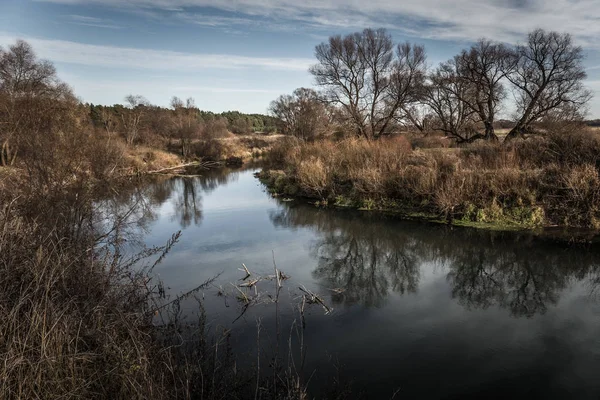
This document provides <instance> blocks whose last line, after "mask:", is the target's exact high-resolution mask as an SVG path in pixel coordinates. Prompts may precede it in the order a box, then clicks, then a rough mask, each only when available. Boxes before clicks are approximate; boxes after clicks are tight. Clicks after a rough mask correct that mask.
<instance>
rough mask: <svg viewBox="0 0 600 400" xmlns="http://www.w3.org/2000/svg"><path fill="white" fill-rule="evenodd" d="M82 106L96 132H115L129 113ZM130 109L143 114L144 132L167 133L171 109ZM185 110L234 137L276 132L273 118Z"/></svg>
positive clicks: (145, 106)
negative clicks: (221, 125) (221, 126)
mask: <svg viewBox="0 0 600 400" xmlns="http://www.w3.org/2000/svg"><path fill="white" fill-rule="evenodd" d="M86 106H87V107H89V113H90V118H91V120H92V122H93V124H94V126H95V127H97V128H110V127H109V126H110V125H112V126H114V128H116V125H119V124H120V121H121V120H122V116H123V115H125V114H127V113H128V111H129V110H130V109H131V105H129V107H126V106H124V105H122V104H115V105H112V106H102V105H94V104H86ZM134 107H135V108H143V109H144V110H145V111H146V112H145V113H144V114H145V118H144V120H145V121H146V124H145V125H146V129H150V130H162V131H163V132H166V131H167V130H168V128H167V126H166V125H167V124H168V121H169V120H170V118H171V117H172V115H173V113H174V111H173V109H171V108H165V107H160V106H154V105H151V104H149V103H147V102H138V103H137V104H135V105H134ZM189 109H190V110H191V111H193V113H194V114H195V117H196V118H197V119H198V121H199V122H204V123H208V122H217V121H219V120H221V121H223V122H225V123H226V125H227V130H229V131H230V132H233V133H235V134H248V133H254V132H256V133H272V132H275V131H276V130H277V125H278V124H277V121H278V120H277V118H274V117H272V116H269V115H264V114H245V113H241V112H239V111H225V112H222V113H214V112H212V111H203V110H199V109H198V108H196V107H195V106H193V105H191V107H189ZM121 123H122V121H121ZM163 125H164V126H163ZM109 130H111V129H109ZM116 130H118V129H116Z"/></svg>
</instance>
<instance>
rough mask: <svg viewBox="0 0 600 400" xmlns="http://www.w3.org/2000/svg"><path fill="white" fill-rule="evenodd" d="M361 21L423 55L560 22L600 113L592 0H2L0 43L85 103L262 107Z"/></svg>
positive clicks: (598, 13)
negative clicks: (16, 48)
mask: <svg viewBox="0 0 600 400" xmlns="http://www.w3.org/2000/svg"><path fill="white" fill-rule="evenodd" d="M365 27H385V28H387V29H388V30H389V31H390V33H391V34H392V35H393V36H394V38H395V39H396V40H397V41H405V40H408V41H411V42H415V43H422V44H425V46H426V49H427V53H428V62H429V64H430V65H436V64H437V63H439V62H440V61H443V60H445V59H448V58H450V57H451V56H453V55H454V54H456V53H457V52H458V51H459V50H460V49H461V48H464V47H466V46H468V45H469V43H470V42H471V41H473V40H476V39H478V38H480V37H488V38H491V39H494V40H499V41H504V42H508V43H516V42H518V41H520V40H524V38H525V35H526V33H527V32H528V31H530V30H532V29H534V28H537V27H541V28H545V29H552V30H558V31H566V32H570V33H572V34H573V36H574V38H575V40H576V42H577V43H578V44H580V45H581V46H582V47H583V48H584V50H585V53H586V61H585V63H586V66H587V68H588V75H589V77H588V80H587V85H588V87H589V88H590V89H591V90H592V91H593V92H594V93H595V98H594V99H593V101H592V102H591V104H590V117H594V118H600V7H598V2H597V0H553V1H544V0H532V1H529V0H491V1H490V0H488V1H485V0H455V1H451V2H450V1H447V0H403V1H399V0H369V1H363V0H278V1H275V0H0V45H2V46H6V45H8V44H10V43H12V42H14V40H15V39H16V38H22V39H25V40H27V41H29V42H30V43H31V44H32V45H33V46H34V48H35V49H36V51H37V53H38V54H39V55H40V56H41V57H43V58H46V59H49V60H51V61H53V62H54V63H55V65H56V66H57V68H58V72H59V76H60V77H61V78H62V79H63V80H64V81H66V82H67V83H69V84H70V85H71V86H72V87H73V88H74V90H75V92H76V94H77V95H78V96H80V97H81V99H82V100H83V101H87V102H92V103H95V104H114V103H121V102H123V98H124V97H125V96H126V95H127V94H130V93H133V94H142V95H144V96H145V97H146V98H148V99H149V100H150V101H151V102H152V103H154V104H158V105H168V103H169V100H170V98H171V96H174V95H177V96H179V97H182V98H186V97H194V98H195V99H196V104H197V105H198V106H199V107H200V108H201V109H205V110H211V111H215V112H220V111H226V110H240V111H244V112H261V113H263V112H266V111H267V107H268V105H269V102H270V101H271V100H273V99H274V98H276V97H277V96H278V95H280V94H283V93H289V92H291V91H292V90H294V89H295V88H297V87H301V86H305V87H310V86H312V85H313V81H312V78H311V76H310V74H309V73H308V72H307V69H308V67H309V66H310V65H311V64H312V63H313V62H314V58H313V51H314V47H315V45H317V44H319V43H320V42H322V41H324V40H326V39H327V37H328V36H329V35H332V34H336V33H341V34H344V33H350V32H354V31H357V30H361V29H363V28H365Z"/></svg>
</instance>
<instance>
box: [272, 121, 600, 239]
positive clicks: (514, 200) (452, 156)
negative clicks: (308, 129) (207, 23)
mask: <svg viewBox="0 0 600 400" xmlns="http://www.w3.org/2000/svg"><path fill="white" fill-rule="evenodd" d="M564 129H565V130H566V131H563V130H558V131H553V132H549V133H548V135H547V136H546V137H537V138H536V137H534V138H530V139H529V140H526V141H516V142H514V143H511V144H510V145H500V144H495V143H480V144H477V143H474V144H471V145H467V146H466V147H458V148H457V147H453V148H441V147H440V148H425V147H427V146H422V147H421V148H420V149H414V150H413V149H411V145H410V142H409V140H408V139H407V138H406V137H404V136H395V137H390V138H387V139H385V140H381V141H375V142H373V141H366V140H360V139H346V140H343V141H341V142H331V141H325V142H319V143H315V144H311V143H301V142H297V143H292V144H290V143H288V144H287V147H284V144H283V143H282V145H281V147H280V148H277V149H275V150H274V151H273V153H272V157H271V159H272V162H273V165H272V166H271V170H270V171H268V172H265V173H264V174H263V176H264V177H265V178H266V180H267V182H268V183H269V185H271V186H272V187H273V188H274V190H276V191H278V192H284V193H287V194H291V195H294V194H301V195H304V196H308V197H312V198H316V199H318V200H320V201H325V202H327V203H328V204H338V205H355V206H358V207H364V208H381V209H396V210H401V211H404V212H407V213H426V214H429V215H434V216H437V218H440V217H441V218H443V219H449V220H463V221H472V222H493V223H496V224H498V223H500V224H509V225H513V226H521V227H536V226H547V225H564V226H578V227H591V228H600V219H599V218H600V213H599V212H600V210H599V209H598V204H599V203H598V201H599V200H600V197H599V196H600V180H599V175H598V165H600V164H599V161H600V156H598V154H600V135H599V134H598V133H597V132H594V131H591V130H589V129H586V128H585V127H583V126H570V127H565V128H564ZM278 169H282V170H280V171H278Z"/></svg>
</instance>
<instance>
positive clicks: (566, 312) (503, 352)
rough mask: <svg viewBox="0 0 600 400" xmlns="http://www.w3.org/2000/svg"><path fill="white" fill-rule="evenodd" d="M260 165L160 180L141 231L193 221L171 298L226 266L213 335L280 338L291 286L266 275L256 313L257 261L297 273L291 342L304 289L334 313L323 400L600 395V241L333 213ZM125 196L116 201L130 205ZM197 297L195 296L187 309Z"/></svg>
mask: <svg viewBox="0 0 600 400" xmlns="http://www.w3.org/2000/svg"><path fill="white" fill-rule="evenodd" d="M254 172H256V169H254V168H247V169H242V170H237V171H236V170H225V169H224V170H213V171H208V172H203V176H201V177H196V178H173V179H168V180H162V181H157V182H153V183H149V184H147V185H145V186H144V187H143V188H142V189H141V190H140V192H139V193H138V195H139V197H140V198H141V199H142V203H143V205H144V212H143V213H141V214H140V218H139V219H138V220H137V221H136V224H135V226H133V228H132V231H134V232H135V233H136V238H137V241H139V242H140V243H144V244H146V245H147V246H157V245H162V244H164V243H165V242H166V241H167V240H168V239H169V238H170V237H171V235H172V234H173V233H174V232H177V231H179V230H181V231H182V236H181V238H180V240H179V242H178V243H177V244H176V245H175V247H174V248H173V250H172V251H171V252H170V253H169V254H168V256H167V257H166V259H165V260H164V261H163V262H162V263H161V264H160V265H159V266H158V267H157V268H156V269H155V271H154V272H155V273H156V274H158V275H159V276H160V279H162V280H163V282H164V283H165V286H166V287H167V291H168V292H169V293H171V294H177V293H184V292H186V291H188V290H190V289H192V288H193V287H195V286H196V285H198V284H199V283H202V282H203V281H205V280H207V279H209V278H211V277H213V276H216V275H219V276H218V278H217V280H216V281H215V283H214V285H213V286H211V287H210V288H208V289H205V290H203V291H202V292H201V293H198V294H196V296H201V298H202V300H203V304H204V308H205V309H206V315H207V321H208V325H209V329H212V330H213V331H218V330H219V329H222V328H227V329H231V332H232V335H231V336H232V339H231V345H232V347H233V349H234V351H235V352H236V354H239V355H240V364H244V363H247V364H248V365H250V364H251V361H244V360H243V359H244V358H245V357H246V356H247V358H248V360H252V359H253V357H255V356H253V354H255V353H256V332H257V328H256V326H257V322H258V321H260V324H261V327H262V331H261V332H263V333H262V335H263V337H264V338H268V337H269V335H271V338H272V336H274V335H275V333H274V326H275V308H274V307H273V305H272V304H267V303H268V300H269V299H271V297H269V296H273V293H274V291H275V290H274V287H275V284H276V283H275V281H273V280H268V279H266V278H265V279H263V280H262V281H261V283H260V284H259V288H260V290H261V291H264V292H265V293H264V294H262V297H261V299H262V300H266V301H262V300H261V301H260V302H259V303H260V304H256V305H255V306H252V307H250V308H248V310H247V311H246V312H245V313H242V312H243V311H244V307H243V305H242V303H240V302H239V301H238V299H237V298H236V296H237V293H238V291H237V289H235V288H234V287H233V285H231V283H234V284H239V283H241V282H242V281H240V278H242V277H243V276H244V273H243V272H242V271H240V270H239V268H241V264H242V263H244V264H245V265H246V266H247V268H248V269H249V270H250V271H251V273H252V274H253V276H262V277H267V276H268V275H269V274H273V273H274V272H273V271H274V269H273V261H274V260H275V263H276V265H277V267H278V268H279V269H280V270H281V271H283V273H284V274H285V275H287V276H288V277H289V279H287V280H286V281H284V283H283V289H282V291H281V293H282V294H281V299H282V300H281V301H280V306H279V309H278V310H277V312H278V313H279V315H280V327H281V330H282V331H283V332H285V333H284V334H283V336H286V337H287V336H290V335H292V336H293V338H294V339H293V343H294V345H296V344H297V343H298V340H299V339H298V338H299V337H300V334H299V333H298V329H295V330H293V329H291V328H292V327H293V326H295V327H298V326H300V324H296V325H292V324H293V321H296V322H298V321H299V320H300V319H301V317H300V314H299V311H298V307H297V305H298V304H299V303H300V299H301V298H302V296H301V295H302V291H301V290H300V289H299V287H303V288H306V290H308V291H311V292H313V293H316V294H318V295H319V296H320V297H321V299H322V300H323V301H324V303H325V304H326V305H327V306H328V307H329V308H331V310H330V312H326V310H325V309H324V308H323V307H322V306H321V305H319V304H313V305H307V306H306V311H305V323H306V327H305V329H304V330H303V333H302V337H303V340H304V347H303V349H304V351H305V353H306V361H305V363H304V366H303V375H304V376H305V381H308V389H309V393H310V395H311V396H317V397H320V396H324V395H325V394H326V393H327V391H328V389H329V388H330V387H331V385H332V384H333V380H334V378H335V380H336V381H337V382H338V383H340V384H341V385H347V387H351V388H352V391H353V393H354V394H356V396H358V395H359V394H361V393H362V394H363V395H364V397H366V398H373V399H389V398H392V396H393V395H394V393H396V397H395V398H419V399H426V398H432V399H438V398H455V399H464V398H513V397H516V396H518V397H527V398H545V399H549V398H560V399H564V398H578V399H585V398H590V399H592V398H593V399H597V398H599V396H600V379H598V374H599V372H600V301H599V299H600V251H599V250H598V249H597V248H595V247H587V248H582V247H571V246H568V245H565V244H557V243H554V242H550V241H544V240H541V239H536V238H535V237H533V236H531V235H529V234H526V233H501V232H487V231H481V230H472V229H465V228H452V227H449V226H442V225H434V224H428V223H419V222H411V221H403V220H400V219H398V218H395V217H392V216H385V215H380V214H376V213H371V212H361V211H348V210H337V209H331V208H329V209H319V208H316V207H315V206H312V205H309V204H304V203H303V202H301V201H289V199H277V198H273V197H271V196H270V195H269V194H268V192H267V191H266V190H265V188H264V187H263V186H262V185H261V184H260V183H259V181H258V180H257V179H256V178H255V177H254V176H253V174H254ZM121 197H122V198H119V197H117V200H116V204H119V201H122V202H123V203H126V200H127V199H129V200H130V199H131V195H130V194H128V195H123V196H121ZM119 199H120V200H119ZM273 259H274V260H273ZM245 291H246V290H245ZM246 292H247V293H249V296H252V295H253V293H254V292H253V291H252V290H250V291H246ZM223 293H226V294H227V296H222V295H220V294H223ZM194 307H195V306H194V302H188V303H186V304H184V314H190V315H191V314H193V312H194ZM290 332H292V333H291V334H290ZM265 340H266V339H265ZM271 342H272V340H271ZM283 343H287V342H286V340H284V341H283ZM265 351H266V350H265ZM308 378H310V379H308Z"/></svg>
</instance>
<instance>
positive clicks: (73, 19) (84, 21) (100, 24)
mask: <svg viewBox="0 0 600 400" xmlns="http://www.w3.org/2000/svg"><path fill="white" fill-rule="evenodd" d="M66 17H67V22H68V23H70V24H74V25H82V26H92V27H95V28H105V29H123V27H122V26H120V25H116V24H114V23H112V21H107V20H105V19H102V18H95V17H89V16H86V15H75V14H71V15H67V16H66Z"/></svg>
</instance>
